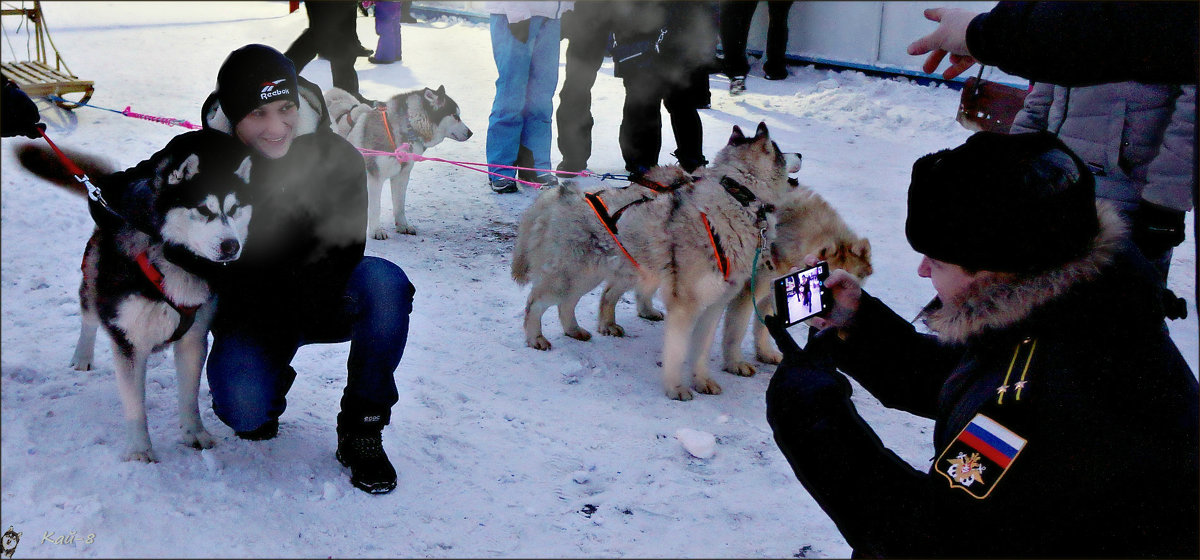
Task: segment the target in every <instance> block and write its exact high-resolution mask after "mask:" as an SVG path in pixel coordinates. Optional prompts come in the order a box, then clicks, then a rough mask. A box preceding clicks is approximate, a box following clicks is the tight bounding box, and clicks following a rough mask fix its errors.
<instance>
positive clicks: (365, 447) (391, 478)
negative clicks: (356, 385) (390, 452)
mask: <svg viewBox="0 0 1200 560" xmlns="http://www.w3.org/2000/svg"><path fill="white" fill-rule="evenodd" d="M364 420H365V421H357V422H356V421H349V422H348V421H346V420H345V419H344V418H343V415H342V414H339V415H338V427H337V433H338V446H337V453H336V454H335V456H336V457H337V460H338V462H339V463H341V464H342V466H344V467H346V468H348V469H350V484H353V485H354V487H355V488H358V489H359V490H362V491H363V492H366V493H368V494H387V493H388V492H391V491H392V490H395V489H396V469H395V468H393V467H392V462H391V461H389V460H388V457H387V453H385V452H384V451H383V426H384V423H383V422H382V421H381V420H380V417H379V416H371V417H368V418H366V419H364Z"/></svg>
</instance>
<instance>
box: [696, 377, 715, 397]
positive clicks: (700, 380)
mask: <svg viewBox="0 0 1200 560" xmlns="http://www.w3.org/2000/svg"><path fill="white" fill-rule="evenodd" d="M695 386H696V390H697V391H700V392H701V393H704V394H705V395H720V394H721V386H720V385H717V382H716V381H713V380H712V379H711V378H709V377H696V382H695Z"/></svg>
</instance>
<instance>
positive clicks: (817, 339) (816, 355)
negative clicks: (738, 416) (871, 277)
mask: <svg viewBox="0 0 1200 560" xmlns="http://www.w3.org/2000/svg"><path fill="white" fill-rule="evenodd" d="M763 322H764V323H766V325H767V331H768V332H770V333H771V336H772V337H773V338H774V339H775V343H776V344H777V345H779V350H780V351H782V352H783V361H782V362H780V363H779V367H778V368H776V370H775V375H773V376H772V377H771V383H770V384H769V385H768V386H767V418H768V420H769V421H770V422H771V425H772V427H775V428H778V427H780V426H781V425H783V424H787V425H788V426H790V427H791V428H792V429H793V430H801V431H803V430H806V429H808V428H809V427H811V426H812V425H814V424H815V423H816V422H818V421H820V420H821V419H822V418H824V417H825V416H826V415H827V413H828V411H830V410H834V408H835V407H837V406H839V405H844V404H845V403H846V402H847V401H848V400H849V399H850V394H851V392H852V389H851V387H850V382H849V381H847V380H846V377H845V376H844V375H842V374H840V373H838V371H837V367H836V366H835V365H834V363H833V358H832V356H831V355H830V352H829V350H828V349H827V348H825V345H826V344H829V343H831V342H832V339H833V338H837V337H836V335H834V334H833V332H832V331H830V332H825V333H820V334H817V335H816V336H814V337H812V338H811V339H810V340H809V343H808V348H804V349H801V348H800V347H799V345H797V344H796V341H795V340H793V339H792V336H791V335H790V334H788V332H787V329H785V328H784V327H783V322H782V321H781V320H780V319H779V317H777V316H775V315H768V316H766V317H764V318H763Z"/></svg>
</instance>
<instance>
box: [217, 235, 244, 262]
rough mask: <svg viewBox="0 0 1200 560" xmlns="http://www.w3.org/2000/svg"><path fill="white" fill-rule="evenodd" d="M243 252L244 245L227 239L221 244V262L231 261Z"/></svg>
mask: <svg viewBox="0 0 1200 560" xmlns="http://www.w3.org/2000/svg"><path fill="white" fill-rule="evenodd" d="M241 250H242V244H241V243H238V240H236V239H226V240H224V241H222V242H221V260H223V261H227V260H231V259H233V258H234V257H236V256H237V254H238V252H239V251H241Z"/></svg>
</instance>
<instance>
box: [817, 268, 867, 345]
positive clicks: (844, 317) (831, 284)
mask: <svg viewBox="0 0 1200 560" xmlns="http://www.w3.org/2000/svg"><path fill="white" fill-rule="evenodd" d="M804 263H805V264H807V265H808V266H813V265H816V264H817V256H816V255H808V256H806V257H804ZM825 288H826V289H828V290H829V291H830V292H831V293H832V294H833V309H831V310H830V311H829V314H828V315H826V316H825V317H813V318H812V319H809V321H808V324H809V325H811V326H813V327H816V328H817V329H818V330H825V329H827V328H829V327H844V326H846V325H848V324H849V323H850V320H851V319H852V318H854V314H855V313H857V312H858V300H860V299H862V284H860V283H859V281H858V278H856V277H855V276H854V275H853V274H850V273H849V272H846V271H845V270H842V269H840V268H836V269H834V270H832V271H831V272H830V273H829V278H826V279H825Z"/></svg>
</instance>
